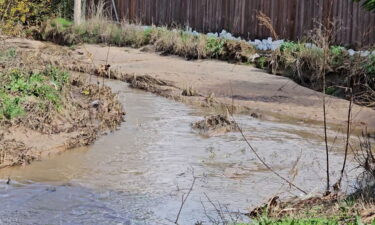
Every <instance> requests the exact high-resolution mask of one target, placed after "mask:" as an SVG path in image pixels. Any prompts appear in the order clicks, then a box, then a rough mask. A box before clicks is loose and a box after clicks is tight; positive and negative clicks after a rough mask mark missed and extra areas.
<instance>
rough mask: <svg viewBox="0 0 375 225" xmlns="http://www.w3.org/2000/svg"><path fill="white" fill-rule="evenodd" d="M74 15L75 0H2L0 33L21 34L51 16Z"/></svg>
mask: <svg viewBox="0 0 375 225" xmlns="http://www.w3.org/2000/svg"><path fill="white" fill-rule="evenodd" d="M72 15H73V0H36V1H31V0H18V1H13V0H0V33H5V34H8V35H19V34H21V33H22V31H23V30H24V29H28V28H30V27H33V26H38V25H40V24H41V23H42V22H43V21H45V20H47V19H48V18H50V17H54V16H62V17H65V18H71V17H72ZM26 33H27V32H26Z"/></svg>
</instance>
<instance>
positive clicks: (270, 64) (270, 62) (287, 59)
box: [258, 42, 375, 107]
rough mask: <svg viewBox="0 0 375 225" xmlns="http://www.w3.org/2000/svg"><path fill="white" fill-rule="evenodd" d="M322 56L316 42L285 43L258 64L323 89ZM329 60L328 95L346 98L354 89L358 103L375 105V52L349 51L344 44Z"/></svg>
mask: <svg viewBox="0 0 375 225" xmlns="http://www.w3.org/2000/svg"><path fill="white" fill-rule="evenodd" d="M368 52H369V53H370V52H371V51H368ZM323 56H324V50H323V49H322V48H319V47H317V46H316V45H314V44H306V43H296V42H285V43H284V44H283V45H282V46H281V47H280V48H279V49H278V50H276V51H274V52H272V54H271V56H270V57H269V58H267V62H266V63H265V62H264V58H260V59H259V60H258V67H260V68H265V67H266V68H268V69H269V71H270V72H272V73H273V74H279V75H283V76H288V77H290V78H291V79H293V80H295V81H296V82H297V83H299V84H302V85H304V86H307V87H309V88H313V89H315V90H318V91H322V88H323V80H322V78H321V75H320V74H321V73H320V70H321V65H322V59H323V58H324V57H323ZM327 61H328V64H327V65H325V68H324V71H325V76H326V82H327V83H326V90H325V91H326V93H327V94H331V95H335V96H338V97H344V98H346V97H348V96H347V91H348V89H349V88H351V89H352V91H353V94H354V101H355V102H356V103H357V104H361V105H365V106H368V107H374V106H375V105H374V102H375V98H374V97H375V95H374V93H375V92H374V90H375V70H374V67H375V56H374V55H371V54H367V55H366V56H364V55H361V54H349V51H348V50H346V49H345V48H343V47H340V46H331V47H330V49H329V51H328V56H327ZM265 65H266V66H265Z"/></svg>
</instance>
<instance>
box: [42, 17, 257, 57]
mask: <svg viewBox="0 0 375 225" xmlns="http://www.w3.org/2000/svg"><path fill="white" fill-rule="evenodd" d="M39 37H40V38H41V39H42V40H47V41H52V42H55V43H57V44H62V45H75V44H77V43H92V44H99V43H106V44H111V45H115V46H120V47H122V46H129V47H134V48H139V47H143V46H147V45H153V46H154V49H155V50H156V51H159V52H162V53H163V54H164V55H168V54H172V55H178V56H182V57H184V58H186V59H204V58H215V59H223V60H231V61H236V62H247V61H248V58H250V56H251V55H253V54H255V49H254V48H253V47H252V46H251V45H250V44H248V43H246V42H239V43H237V42H233V41H230V40H225V39H221V38H214V37H208V36H206V35H203V34H199V35H193V34H190V33H189V32H186V31H184V30H180V29H173V30H170V29H167V28H166V27H155V26H151V27H142V26H141V25H140V24H130V23H128V22H126V21H124V22H122V23H121V24H117V23H114V22H112V21H110V20H109V19H107V18H106V17H104V16H103V15H102V12H99V13H98V14H94V15H93V16H91V18H89V19H87V20H86V21H84V22H83V23H82V24H80V25H74V24H72V23H70V22H69V21H66V20H63V19H59V18H57V19H53V20H50V21H47V22H46V23H45V24H44V25H43V26H42V27H41V29H40V35H39Z"/></svg>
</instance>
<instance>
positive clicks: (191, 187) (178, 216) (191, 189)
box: [174, 177, 197, 224]
mask: <svg viewBox="0 0 375 225" xmlns="http://www.w3.org/2000/svg"><path fill="white" fill-rule="evenodd" d="M196 180H197V178H196V177H193V182H192V183H191V186H190V189H189V191H188V193H187V194H186V196H184V195H182V200H181V206H180V209H179V210H178V214H177V217H176V221H175V222H174V223H175V224H178V219H179V218H180V215H181V211H182V208H183V207H184V205H185V202H186V200H187V199H188V198H189V195H190V193H191V192H192V191H193V188H194V185H195V181H196ZM184 197H185V198H184Z"/></svg>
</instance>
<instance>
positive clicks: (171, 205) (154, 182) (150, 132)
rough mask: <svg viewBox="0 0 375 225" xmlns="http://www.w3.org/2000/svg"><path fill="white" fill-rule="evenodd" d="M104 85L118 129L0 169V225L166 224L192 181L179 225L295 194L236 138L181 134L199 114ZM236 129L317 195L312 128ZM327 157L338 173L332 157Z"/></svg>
mask: <svg viewBox="0 0 375 225" xmlns="http://www.w3.org/2000/svg"><path fill="white" fill-rule="evenodd" d="M107 85H110V86H111V87H112V88H113V89H114V90H115V91H118V92H119V97H120V100H121V101H122V103H123V104H124V106H125V109H126V112H127V115H126V117H125V119H126V123H124V124H123V125H122V126H121V127H120V129H119V130H118V131H117V132H114V133H110V134H108V135H106V136H103V137H102V138H100V139H99V140H98V141H97V142H96V143H95V144H94V145H92V146H90V147H88V148H80V149H75V150H74V151H69V152H66V153H64V154H62V155H59V156H54V157H51V158H50V159H48V160H44V161H41V162H35V163H33V164H32V165H29V166H25V167H17V168H11V169H4V170H1V171H0V178H1V179H3V181H2V182H1V183H0V202H1V209H0V224H3V223H4V224H171V223H172V222H173V221H174V220H175V219H176V215H177V212H178V209H179V206H180V203H181V196H182V195H183V194H184V193H186V192H187V191H188V189H189V187H190V185H191V183H192V180H193V174H194V176H195V177H197V180H196V183H195V186H194V188H193V191H192V192H191V195H190V196H189V199H188V200H187V201H186V204H185V206H184V208H183V210H182V212H181V216H180V220H179V221H180V224H194V222H196V221H205V222H206V224H210V223H211V222H212V221H211V222H210V219H209V217H210V218H211V220H215V219H216V220H220V219H219V218H218V216H217V214H216V212H215V210H214V207H213V205H212V204H211V203H210V201H212V202H213V203H214V204H216V207H221V208H222V210H223V211H224V212H230V213H234V212H245V211H246V208H248V207H252V206H255V205H257V204H259V203H262V202H264V201H266V200H267V199H268V198H269V197H270V196H272V195H275V194H279V195H282V196H286V195H293V194H296V195H299V194H300V193H298V192H296V191H293V190H290V189H289V187H288V186H287V185H285V184H283V183H281V182H280V181H279V180H278V179H277V178H276V177H275V176H274V175H272V174H271V173H270V172H268V171H267V170H265V169H264V167H263V166H262V165H261V164H259V162H258V160H257V159H256V158H255V156H254V154H252V153H251V152H249V151H248V150H247V146H246V145H245V143H244V142H243V140H242V138H241V136H240V135H239V134H238V133H229V134H225V135H221V136H217V137H212V138H204V137H200V136H199V135H197V134H196V133H195V132H194V131H192V129H191V127H190V123H191V122H193V121H196V120H199V119H201V118H202V117H201V116H199V112H198V113H197V112H196V111H194V110H192V109H190V108H189V107H187V106H185V105H183V104H180V103H177V102H174V101H171V100H167V99H164V98H161V97H157V96H154V95H152V94H149V93H145V92H141V91H136V90H133V89H129V88H128V87H127V85H126V84H124V83H121V82H117V81H107ZM238 122H239V123H240V125H241V126H242V128H243V129H244V131H245V134H246V136H247V137H248V138H249V139H250V140H251V142H252V143H253V145H254V146H255V147H256V148H257V149H258V151H259V153H260V154H261V155H262V157H264V159H265V160H266V161H267V162H269V163H270V164H272V166H273V168H275V169H276V170H277V171H279V172H280V173H282V174H283V175H285V176H289V177H294V175H295V178H294V182H295V183H296V184H298V185H300V186H301V187H302V188H304V189H306V190H308V191H316V190H320V189H321V188H322V187H324V174H325V171H324V165H325V164H324V152H323V150H324V145H323V142H322V141H321V137H319V136H318V134H320V133H322V132H321V128H319V127H309V126H304V125H300V126H296V125H288V124H280V123H272V122H264V121H260V120H257V119H254V118H250V117H246V116H242V117H240V116H239V117H238ZM331 135H334V134H331ZM338 147H340V146H338ZM331 157H332V162H333V163H332V168H338V166H339V165H340V163H341V161H342V155H341V154H340V153H338V152H336V153H333V154H332V156H331ZM293 168H294V169H293ZM334 175H337V174H334ZM348 176H350V174H349V175H348ZM8 177H11V179H12V181H11V183H10V185H7V184H6V179H7V178H8ZM206 196H207V197H208V198H209V199H210V201H209V200H208V199H207V197H206ZM231 216H232V217H235V216H236V215H235V214H231ZM228 218H229V216H228ZM241 220H244V218H242V219H241Z"/></svg>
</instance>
